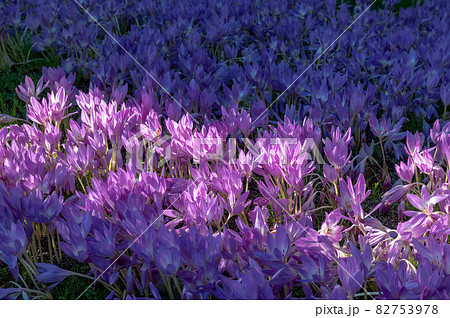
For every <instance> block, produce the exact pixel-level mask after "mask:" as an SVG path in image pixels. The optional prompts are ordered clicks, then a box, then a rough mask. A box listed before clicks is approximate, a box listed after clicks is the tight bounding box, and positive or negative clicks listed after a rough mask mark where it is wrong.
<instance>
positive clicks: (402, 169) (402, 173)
mask: <svg viewBox="0 0 450 318" xmlns="http://www.w3.org/2000/svg"><path fill="white" fill-rule="evenodd" d="M395 171H397V174H398V176H399V177H400V178H401V179H402V180H403V181H406V182H408V183H411V180H412V177H413V176H414V162H413V161H412V159H411V157H408V164H405V163H404V162H400V165H397V164H396V165H395Z"/></svg>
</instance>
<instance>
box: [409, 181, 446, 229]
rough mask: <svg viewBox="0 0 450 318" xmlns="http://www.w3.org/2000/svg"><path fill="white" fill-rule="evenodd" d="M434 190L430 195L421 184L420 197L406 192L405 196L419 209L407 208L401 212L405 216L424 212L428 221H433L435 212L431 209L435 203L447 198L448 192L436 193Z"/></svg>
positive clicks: (435, 215)
mask: <svg viewBox="0 0 450 318" xmlns="http://www.w3.org/2000/svg"><path fill="white" fill-rule="evenodd" d="M436 192H438V191H435V193H433V194H432V195H430V194H429V192H428V190H427V188H426V187H425V186H422V191H421V197H419V196H417V195H415V194H407V195H406V197H407V198H408V201H409V202H410V203H411V204H412V205H413V206H414V207H415V208H416V209H418V210H419V211H409V210H408V211H404V212H403V213H404V214H405V215H407V216H416V215H418V214H420V213H424V214H425V215H426V216H427V217H428V218H429V219H430V221H434V220H435V218H436V217H437V213H435V212H434V211H433V208H434V206H435V204H436V203H439V202H441V201H442V200H445V199H447V197H448V194H444V195H440V194H436Z"/></svg>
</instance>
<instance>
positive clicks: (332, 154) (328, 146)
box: [323, 127, 353, 170]
mask: <svg viewBox="0 0 450 318" xmlns="http://www.w3.org/2000/svg"><path fill="white" fill-rule="evenodd" d="M352 139H353V137H352V136H351V129H348V130H347V131H346V133H345V134H344V135H342V134H341V130H340V129H339V127H338V128H336V129H335V128H334V127H333V128H332V129H331V139H330V138H327V139H325V140H324V141H323V142H324V144H325V146H324V149H323V150H324V152H325V155H326V156H327V159H328V161H329V162H330V163H331V164H332V165H333V166H334V168H335V169H336V170H340V169H342V168H343V167H344V166H345V165H346V164H347V163H349V162H350V157H351V152H350V154H349V152H348V147H349V145H350V142H351V141H352Z"/></svg>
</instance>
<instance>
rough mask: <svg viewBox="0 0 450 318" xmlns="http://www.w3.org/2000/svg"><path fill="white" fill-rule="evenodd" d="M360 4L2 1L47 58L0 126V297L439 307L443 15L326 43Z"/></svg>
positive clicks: (438, 4)
mask: <svg viewBox="0 0 450 318" xmlns="http://www.w3.org/2000/svg"><path fill="white" fill-rule="evenodd" d="M356 2H357V5H354V6H350V5H348V4H346V3H345V2H343V3H341V4H340V5H338V6H337V5H336V1H331V0H330V1H328V0H327V1H325V2H324V3H322V2H318V1H312V0H311V1H302V2H301V3H300V2H296V1H275V0H266V1H242V0H240V1H234V0H227V1H222V2H221V3H220V4H219V3H217V2H216V1H208V0H201V1H191V0H189V1H184V0H183V1H166V0H163V1H157V2H151V1H150V2H149V1H138V3H128V2H123V1H116V0H113V1H109V2H107V3H95V2H93V1H79V2H73V1H43V0H36V1H32V2H31V1H25V0H24V1H19V2H17V3H12V2H7V3H2V4H0V29H1V32H0V40H2V39H3V37H5V39H6V38H11V37H13V36H14V34H24V37H26V36H28V38H29V41H30V42H31V43H32V48H33V49H34V50H36V51H39V52H42V53H43V54H44V56H47V55H48V54H53V55H55V54H57V55H59V56H61V57H62V65H61V67H58V68H43V76H42V78H41V79H40V80H39V81H38V82H37V83H34V82H33V80H31V79H30V78H29V77H26V78H25V80H24V83H22V84H21V85H20V86H19V87H18V88H17V90H16V92H17V95H18V97H19V98H20V99H21V100H22V101H23V102H24V104H25V105H26V109H27V113H26V115H27V118H26V120H25V119H23V122H24V123H21V124H20V125H16V124H11V122H12V121H14V120H17V119H16V118H12V117H10V116H7V115H0V123H1V124H7V125H5V126H2V128H0V266H4V267H7V268H8V269H9V271H10V273H11V280H12V283H9V284H6V285H4V286H1V287H0V298H1V299H17V298H51V297H52V290H53V289H54V288H55V286H57V285H58V284H59V283H61V282H62V281H63V280H64V279H65V278H67V277H69V276H81V277H84V278H86V279H91V280H92V281H93V285H94V286H97V285H98V284H102V285H103V286H104V287H105V288H106V289H107V290H108V291H110V294H109V296H108V299H115V298H122V299H136V298H139V299H140V298H146V299H148V298H153V299H162V298H164V299H167V298H170V299H176V298H180V299H212V298H215V299H299V298H301V299H360V298H365V299H367V298H376V299H449V298H450V294H449V290H450V289H449V286H450V270H449V269H450V247H449V243H448V242H449V240H448V238H449V235H450V216H449V213H450V186H449V184H450V181H449V179H450V123H449V122H448V121H446V118H447V116H446V115H447V114H446V112H447V106H448V104H449V103H450V101H449V84H448V82H449V75H448V71H447V70H448V63H449V61H448V58H447V57H448V54H447V52H448V45H449V43H450V41H449V40H446V39H448V37H449V35H448V32H447V29H448V23H447V21H446V18H447V15H446V12H448V6H449V4H448V2H445V1H435V2H431V1H427V0H425V1H423V3H422V2H421V4H420V5H419V4H417V5H416V6H411V7H409V8H407V9H401V10H400V11H399V12H397V13H394V12H393V11H392V10H393V7H394V3H393V1H383V6H381V7H380V8H377V9H373V8H372V9H371V10H368V11H367V12H366V13H365V14H364V15H362V16H361V17H360V19H358V21H357V22H356V23H355V24H354V25H353V26H352V28H351V29H350V30H348V31H347V32H345V33H344V34H343V35H342V37H340V38H339V41H337V42H334V44H332V43H333V40H334V39H336V38H337V37H338V36H339V35H340V34H341V33H342V31H344V30H345V28H346V26H347V25H350V24H351V23H352V22H353V21H354V19H356V17H358V16H359V14H360V13H361V11H360V10H361V9H364V8H367V6H368V5H369V4H367V3H365V1H356ZM360 2H363V3H360ZM77 3H78V4H80V5H81V6H83V7H84V8H86V10H88V12H90V13H91V14H92V16H94V17H95V19H97V20H98V23H100V24H101V26H103V28H105V30H107V34H102V32H103V31H102V29H101V28H99V26H98V25H97V23H96V21H94V19H89V16H88V15H87V14H86V12H84V10H83V9H82V8H80V6H79V5H78V4H77ZM430 15H431V17H430ZM111 36H112V37H114V39H116V40H117V41H118V42H119V43H120V45H117V44H116V43H115V42H114V40H113V39H111ZM2 41H3V40H2ZM330 44H332V46H331V47H330V50H329V51H328V48H329V46H330ZM325 50H327V52H328V53H326V54H323V56H322V52H325ZM330 52H333V54H330ZM0 53H1V52H0ZM319 57H320V62H317V63H316V64H313V65H312V66H313V67H311V68H310V66H311V62H313V61H315V59H316V58H319ZM307 68H308V70H307ZM143 69H144V70H145V72H144V71H143ZM304 70H307V71H306V72H304V73H303V71H304ZM75 72H77V73H78V76H82V77H83V78H89V80H90V89H89V90H88V91H86V90H85V91H83V90H78V89H77V88H76V87H75V86H78V84H77V85H75V79H76V76H77V75H76V74H75ZM299 75H302V76H301V77H299ZM287 88H289V89H288V90H286V91H285V89H287ZM284 91H285V92H284ZM169 95H170V96H169ZM269 106H270V107H269ZM415 122H421V123H423V124H421V125H422V126H423V127H421V128H420V130H421V132H417V133H415V134H413V133H412V132H410V131H407V130H405V127H406V126H407V125H413V124H414V123H415ZM414 130H416V128H414ZM394 158H395V159H394ZM395 160H396V161H395ZM394 161H395V162H396V163H394ZM389 168H391V169H389ZM376 179H378V182H376V186H374V185H373V183H374V182H372V181H373V180H376ZM368 184H370V186H369V187H368ZM378 184H382V186H380V187H378V188H377V186H378ZM380 188H381V189H380ZM372 191H373V193H372ZM386 211H391V212H392V211H395V213H396V217H395V218H396V222H395V226H390V224H384V223H385V222H382V220H380V219H379V218H377V217H376V216H377V215H378V216H379V215H383V213H386ZM397 212H398V213H397ZM67 258H69V259H73V260H74V261H77V262H82V263H84V264H86V266H87V267H89V269H90V270H89V273H87V274H81V273H78V272H76V271H70V270H68V269H67V268H66V269H63V268H61V267H62V264H63V263H64V262H63V261H64V260H67ZM2 283H3V282H2ZM2 285H3V284H2ZM7 286H14V287H7ZM80 296H81V295H80Z"/></svg>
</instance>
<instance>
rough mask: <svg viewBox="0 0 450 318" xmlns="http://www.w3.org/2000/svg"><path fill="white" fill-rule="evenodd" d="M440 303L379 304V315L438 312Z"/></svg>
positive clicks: (377, 310) (377, 308)
mask: <svg viewBox="0 0 450 318" xmlns="http://www.w3.org/2000/svg"><path fill="white" fill-rule="evenodd" d="M438 312H439V310H438V305H377V307H376V311H375V313H376V314H377V315H395V314H397V315H427V314H433V315H436V314H438Z"/></svg>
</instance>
